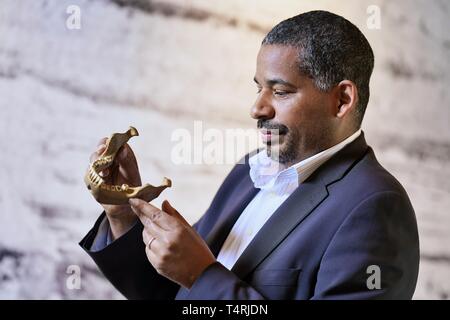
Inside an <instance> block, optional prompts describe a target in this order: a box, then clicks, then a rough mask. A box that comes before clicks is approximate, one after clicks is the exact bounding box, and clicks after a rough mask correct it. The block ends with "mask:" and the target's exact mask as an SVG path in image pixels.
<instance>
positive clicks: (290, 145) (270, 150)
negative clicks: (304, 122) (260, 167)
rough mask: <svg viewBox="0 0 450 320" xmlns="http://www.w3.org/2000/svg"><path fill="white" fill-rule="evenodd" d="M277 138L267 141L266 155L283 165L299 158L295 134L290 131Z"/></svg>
mask: <svg viewBox="0 0 450 320" xmlns="http://www.w3.org/2000/svg"><path fill="white" fill-rule="evenodd" d="M281 139H282V141H280V140H281ZM277 140H278V141H276V142H275V143H273V141H272V140H271V141H268V142H267V148H266V152H267V156H268V157H270V158H271V159H272V160H273V161H276V162H278V163H280V164H282V165H284V166H287V165H289V164H292V163H294V162H295V161H296V159H298V158H299V154H298V138H297V135H296V134H295V133H294V132H293V131H290V132H289V133H286V134H284V135H281V136H280V137H279V139H277Z"/></svg>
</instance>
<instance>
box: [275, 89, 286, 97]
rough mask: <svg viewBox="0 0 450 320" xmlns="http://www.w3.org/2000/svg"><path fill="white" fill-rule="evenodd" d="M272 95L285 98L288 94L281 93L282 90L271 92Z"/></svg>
mask: <svg viewBox="0 0 450 320" xmlns="http://www.w3.org/2000/svg"><path fill="white" fill-rule="evenodd" d="M273 94H274V95H276V96H285V95H287V94H288V92H286V91H282V90H275V91H274V92H273Z"/></svg>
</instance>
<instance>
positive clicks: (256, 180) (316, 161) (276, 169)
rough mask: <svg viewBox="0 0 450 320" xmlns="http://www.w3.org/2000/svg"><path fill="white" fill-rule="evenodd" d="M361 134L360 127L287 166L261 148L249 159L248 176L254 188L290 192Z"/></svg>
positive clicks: (281, 193)
mask: <svg viewBox="0 0 450 320" xmlns="http://www.w3.org/2000/svg"><path fill="white" fill-rule="evenodd" d="M360 134H361V129H359V130H357V131H356V132H355V133H353V134H352V135H351V136H349V137H348V138H346V139H345V140H343V141H341V142H340V143H338V144H336V145H334V146H333V147H331V148H328V149H326V150H324V151H321V152H319V153H317V154H315V155H313V156H311V157H309V158H307V159H304V160H302V161H300V162H298V163H296V164H294V165H292V166H290V167H289V168H286V169H282V167H281V165H280V164H279V163H278V162H276V161H274V160H272V159H271V158H270V157H268V156H267V152H266V149H264V150H261V151H260V152H258V153H257V154H255V155H254V156H252V157H251V158H250V159H249V165H250V178H251V179H252V181H253V185H254V187H255V188H258V189H261V190H267V191H271V192H274V193H276V194H279V195H283V194H291V193H292V192H293V191H294V190H295V189H296V188H297V187H298V186H299V184H300V183H302V182H303V181H305V180H306V179H307V178H308V177H309V176H310V175H311V174H312V173H313V172H314V171H315V170H317V168H318V167H320V166H321V165H322V164H323V163H324V162H326V161H327V160H328V159H330V158H331V157H332V156H333V155H334V154H336V153H337V152H338V151H340V150H341V149H342V148H344V147H345V146H346V145H347V144H349V143H351V142H353V141H354V140H355V139H356V138H358V137H359V135H360Z"/></svg>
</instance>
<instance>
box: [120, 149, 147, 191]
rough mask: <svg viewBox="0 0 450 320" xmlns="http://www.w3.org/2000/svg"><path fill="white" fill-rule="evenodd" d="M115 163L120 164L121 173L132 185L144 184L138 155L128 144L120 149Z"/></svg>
mask: <svg viewBox="0 0 450 320" xmlns="http://www.w3.org/2000/svg"><path fill="white" fill-rule="evenodd" d="M115 163H116V164H117V165H118V166H119V173H120V174H121V175H122V177H123V178H124V179H125V180H126V181H129V182H130V183H131V185H132V186H140V185H141V184H142V182H141V177H140V175H139V168H138V164H137V160H136V156H135V155H134V152H133V150H132V149H131V147H130V146H129V145H128V144H125V145H123V146H122V147H121V148H120V149H119V151H118V153H117V156H116V159H115Z"/></svg>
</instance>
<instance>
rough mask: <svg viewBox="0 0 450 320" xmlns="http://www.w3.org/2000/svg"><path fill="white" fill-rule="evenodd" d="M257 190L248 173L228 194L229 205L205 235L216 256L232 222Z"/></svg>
mask: <svg viewBox="0 0 450 320" xmlns="http://www.w3.org/2000/svg"><path fill="white" fill-rule="evenodd" d="M258 191H259V189H256V188H254V187H253V182H252V180H251V179H250V176H249V175H247V176H246V177H245V178H244V179H243V180H242V181H241V183H239V185H238V186H237V187H236V188H235V189H234V191H233V194H231V196H230V199H231V205H230V206H227V207H225V208H224V212H223V213H222V214H221V216H220V218H219V219H218V221H217V223H216V224H215V225H214V227H213V228H212V230H211V232H210V233H209V234H208V236H207V237H206V243H207V244H208V245H209V247H210V249H211V252H212V253H213V254H214V255H215V256H216V257H217V255H218V254H219V251H220V248H221V247H222V245H223V243H224V242H225V240H226V238H227V236H228V234H229V233H230V231H231V228H232V227H233V225H234V223H235V222H236V220H237V219H238V218H239V216H240V215H241V213H242V211H244V209H245V207H247V205H248V204H249V203H250V201H251V200H252V199H253V198H254V196H255V195H256V194H257V193H258Z"/></svg>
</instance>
